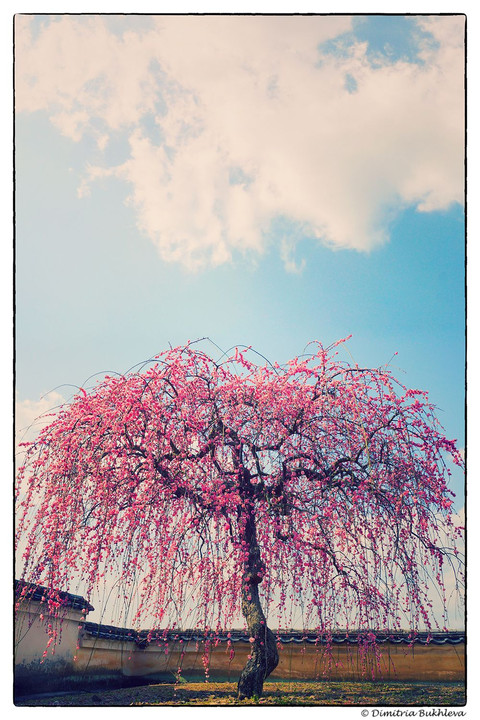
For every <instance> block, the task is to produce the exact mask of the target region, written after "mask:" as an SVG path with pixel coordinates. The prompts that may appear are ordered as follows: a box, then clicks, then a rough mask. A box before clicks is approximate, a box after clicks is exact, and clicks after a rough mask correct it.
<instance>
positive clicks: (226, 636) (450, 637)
mask: <svg viewBox="0 0 480 720" xmlns="http://www.w3.org/2000/svg"><path fill="white" fill-rule="evenodd" d="M82 632H83V633H84V634H86V635H90V636H92V637H95V638H99V639H105V640H117V641H123V642H134V643H135V644H136V645H139V646H140V647H147V646H148V645H150V644H154V643H159V642H180V641H181V642H205V641H206V640H209V641H210V642H216V641H218V642H228V641H229V640H230V642H232V643H237V642H244V643H248V642H249V635H248V633H245V631H244V630H232V631H230V632H226V631H220V632H218V633H214V632H211V631H210V632H201V631H199V630H134V629H133V628H121V627H115V626H113V625H102V624H99V623H93V622H84V623H83V628H82ZM272 632H274V634H276V637H277V640H278V641H279V642H281V643H282V645H287V644H290V643H296V644H300V643H308V644H311V645H315V644H316V645H319V644H321V645H326V644H335V645H341V644H344V643H346V644H352V645H353V644H359V643H365V642H367V643H368V642H372V641H373V640H374V639H375V643H376V644H379V643H393V644H406V645H414V644H420V645H429V644H433V645H445V644H447V645H458V644H459V643H462V642H465V633H464V632H460V631H458V632H456V631H452V632H431V633H428V632H419V633H412V632H407V631H405V632H388V631H382V632H381V631H377V632H376V633H369V632H367V631H363V632H362V631H359V630H352V631H348V632H347V631H346V630H339V631H335V632H332V633H331V635H327V634H325V633H324V634H322V635H320V634H318V633H317V632H315V631H308V630H307V631H304V632H302V631H300V630H298V631H297V630H290V631H280V632H278V633H275V631H274V630H273V631H272Z"/></svg>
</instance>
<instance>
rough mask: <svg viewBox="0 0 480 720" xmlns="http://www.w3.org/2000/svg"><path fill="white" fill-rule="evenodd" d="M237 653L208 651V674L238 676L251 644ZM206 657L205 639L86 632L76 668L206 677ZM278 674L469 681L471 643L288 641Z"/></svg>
mask: <svg viewBox="0 0 480 720" xmlns="http://www.w3.org/2000/svg"><path fill="white" fill-rule="evenodd" d="M233 649H234V655H233V657H231V652H230V648H229V647H227V645H226V643H219V644H218V645H217V646H212V647H211V648H210V650H209V652H208V674H209V676H210V677H212V678H213V677H222V678H229V679H231V680H235V679H236V678H237V677H238V676H239V674H240V672H241V670H242V669H243V667H244V666H245V663H246V661H247V657H248V653H249V645H248V643H245V642H236V643H235V644H234V645H233ZM204 660H206V657H205V650H204V645H203V643H195V642H191V643H185V644H179V643H177V642H170V643H169V644H168V645H162V646H158V645H153V644H151V645H149V646H147V647H146V648H144V649H141V648H139V647H138V646H137V645H136V644H135V643H134V642H119V641H115V640H113V641H112V640H106V639H102V638H95V637H92V636H90V635H86V636H84V637H82V638H81V639H80V647H79V649H78V651H77V661H76V671H77V672H81V673H85V674H86V675H95V674H98V673H101V674H103V673H104V672H107V673H109V674H110V673H114V674H115V673H119V674H122V675H123V676H138V677H145V676H149V675H150V676H158V677H165V678H168V677H170V678H173V677H174V676H175V674H176V673H177V672H178V670H179V669H180V674H181V675H182V676H183V677H186V678H188V677H189V676H202V675H203V676H204V675H205V672H206V670H205V665H206V664H207V663H204ZM270 677H271V678H272V679H275V678H276V679H292V680H293V679H295V680H314V679H329V680H372V679H373V678H376V679H378V680H412V681H428V680H430V681H444V682H445V681H446V682H452V681H463V680H464V679H465V644H464V643H459V644H457V645H452V644H445V645H434V644H429V645H419V644H415V645H413V646H412V647H408V646H406V645H403V644H402V645H396V644H393V643H384V644H382V645H381V646H380V648H379V653H377V654H375V653H374V652H372V651H370V652H368V653H366V654H365V653H364V652H362V651H361V650H360V649H359V647H358V646H357V645H356V644H352V645H350V644H342V645H333V646H332V648H331V649H330V650H328V649H326V647H325V646H324V645H318V646H315V645H311V644H307V643H305V644H303V645H299V644H297V643H295V644H293V643H291V644H288V645H283V646H282V647H281V649H280V662H279V664H278V667H277V668H276V670H275V671H274V672H273V673H272V675H271V676H270Z"/></svg>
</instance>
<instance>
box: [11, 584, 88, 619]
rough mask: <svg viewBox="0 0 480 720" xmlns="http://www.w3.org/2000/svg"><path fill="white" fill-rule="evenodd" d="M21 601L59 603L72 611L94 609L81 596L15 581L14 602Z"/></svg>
mask: <svg viewBox="0 0 480 720" xmlns="http://www.w3.org/2000/svg"><path fill="white" fill-rule="evenodd" d="M22 600H30V601H33V602H38V603H48V602H50V601H55V602H59V603H61V605H63V606H64V607H69V608H73V609H74V610H85V611H86V612H90V611H91V610H94V609H95V608H94V607H93V605H90V603H89V602H87V601H86V600H85V598H83V597H82V596H81V595H73V594H72V593H69V592H65V591H64V590H54V589H53V588H47V587H45V586H43V585H36V584H35V583H29V582H25V580H15V602H16V603H18V602H21V601H22Z"/></svg>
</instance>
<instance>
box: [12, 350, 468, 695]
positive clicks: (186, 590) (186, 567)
mask: <svg viewBox="0 0 480 720" xmlns="http://www.w3.org/2000/svg"><path fill="white" fill-rule="evenodd" d="M342 342H343V341H342ZM339 345H340V343H337V344H336V345H335V346H333V347H332V348H329V349H328V350H324V349H323V347H322V346H320V345H316V346H315V351H314V352H313V353H312V354H311V355H309V356H302V358H295V359H294V360H292V361H291V362H289V363H288V364H287V365H286V366H282V367H280V366H278V365H269V364H267V363H266V364H264V365H261V366H259V365H257V364H255V363H254V362H252V360H250V359H249V352H248V351H244V352H239V351H238V350H236V351H235V355H232V356H231V357H229V358H228V359H225V360H224V361H223V362H214V361H213V360H212V359H211V358H210V357H209V356H208V355H206V354H204V353H203V352H201V351H200V350H198V349H197V347H196V345H195V344H189V345H187V346H186V347H181V348H176V349H172V350H169V351H168V352H166V353H164V354H162V355H159V356H157V357H156V358H155V361H154V363H152V364H149V365H148V366H144V367H143V368H142V370H141V371H139V372H133V373H129V374H127V375H126V376H115V377H108V376H107V377H105V378H104V379H103V380H102V381H101V382H99V383H98V384H97V385H96V386H95V387H94V388H93V389H92V390H90V391H89V392H88V393H87V392H86V391H85V390H83V389H82V390H81V391H80V392H79V394H78V395H77V396H76V397H75V398H74V399H73V401H72V402H71V403H70V404H69V405H67V406H64V407H62V408H61V409H60V411H59V412H58V413H57V414H56V415H55V416H54V417H53V419H52V421H51V422H50V424H49V425H48V426H47V427H45V428H44V429H43V430H42V431H41V433H40V434H39V436H38V438H37V439H36V440H35V441H34V442H32V443H30V444H27V447H26V461H25V463H24V464H23V466H22V467H21V468H20V471H19V475H18V492H17V499H18V506H19V507H18V541H19V542H20V543H21V546H22V560H23V575H22V578H23V579H24V580H26V581H29V582H33V583H38V584H43V585H46V586H47V587H51V588H59V589H64V590H68V589H69V587H70V586H71V585H72V583H74V582H75V581H76V579H78V577H81V578H82V580H83V582H84V585H85V593H86V597H87V599H88V598H89V597H90V595H91V593H92V592H93V591H94V590H95V589H98V586H99V584H101V583H102V582H107V581H108V577H109V576H110V574H113V573H114V572H115V571H116V572H117V573H118V572H119V571H120V575H121V577H122V578H123V580H124V581H125V582H126V583H128V582H130V583H131V584H134V585H135V589H136V596H137V598H138V599H137V606H136V614H135V617H134V618H133V621H134V622H135V623H141V622H145V621H148V622H149V623H150V625H151V626H152V625H153V626H155V627H158V628H160V627H164V626H165V622H166V619H167V617H168V609H169V608H171V607H172V606H174V607H175V608H176V609H179V608H180V609H181V608H182V607H186V606H187V605H189V606H190V607H193V606H194V607H195V608H196V609H197V610H201V612H202V618H203V619H202V622H203V624H204V626H205V628H210V629H211V630H212V632H213V631H214V630H215V629H216V630H217V631H219V628H224V629H228V626H230V627H232V623H233V622H234V619H235V618H236V617H237V615H239V613H240V612H241V613H242V614H243V617H244V620H245V623H246V626H247V628H248V632H249V634H250V644H251V646H250V647H251V649H250V654H249V657H248V661H247V664H246V667H245V668H244V670H243V672H242V674H241V677H240V680H239V683H238V694H239V697H241V698H242V697H251V696H252V695H254V694H256V695H260V694H261V692H262V688H263V683H264V680H265V678H266V677H267V676H268V675H269V674H270V673H271V672H272V671H273V670H274V668H275V667H276V665H277V663H278V650H277V644H276V637H275V635H274V633H273V632H272V630H271V629H270V628H269V627H268V624H267V622H268V623H270V624H271V626H272V627H274V624H273V623H276V626H277V627H280V626H281V623H282V618H284V617H286V613H287V611H288V608H291V607H296V606H298V607H301V609H302V614H303V615H302V617H303V621H304V627H309V628H316V629H317V632H318V633H319V634H320V633H321V634H322V635H328V633H329V632H330V631H331V630H332V629H334V628H336V627H340V626H344V627H345V626H346V627H350V628H353V627H355V628H356V629H360V630H365V632H367V631H369V632H373V633H374V632H375V630H376V629H377V630H378V629H385V628H389V629H390V630H392V629H401V628H402V627H405V623H407V624H408V627H409V628H410V629H413V630H414V629H415V628H419V627H420V626H424V627H427V628H429V627H432V622H433V620H432V597H431V588H432V584H434V585H435V587H436V589H437V592H439V593H440V596H443V601H444V603H445V584H444V580H443V577H444V571H445V567H446V566H447V565H448V568H449V572H450V571H453V572H454V573H455V578H456V582H459V580H458V578H459V575H458V572H459V568H460V565H461V562H460V553H459V551H458V549H457V547H456V545H457V540H458V537H459V533H460V530H459V529H458V528H457V527H456V526H455V525H454V523H453V519H452V510H451V506H452V500H451V496H452V493H451V491H450V490H449V489H448V485H447V481H448V474H449V470H448V468H447V465H446V458H448V457H449V456H451V457H452V458H453V462H454V463H457V464H459V465H461V462H462V461H461V459H460V457H459V454H458V452H457V450H456V448H455V444H454V442H452V441H449V440H447V439H446V438H445V437H444V435H443V432H442V430H441V428H440V426H439V425H438V423H437V420H436V418H435V414H434V408H433V407H432V406H431V405H430V404H429V402H428V399H427V396H426V394H425V393H423V392H420V391H417V390H407V389H406V388H405V387H403V386H402V385H401V384H399V383H398V382H397V381H396V380H395V379H394V378H393V377H392V375H391V373H390V371H389V370H388V369H387V368H383V369H378V370H369V369H364V368H360V367H358V366H356V365H346V364H344V363H343V362H341V361H340V359H339V355H338V353H339V348H338V346H339ZM275 614H276V617H275ZM444 617H445V616H444ZM445 622H446V621H445V620H444V624H445ZM437 627H438V625H437Z"/></svg>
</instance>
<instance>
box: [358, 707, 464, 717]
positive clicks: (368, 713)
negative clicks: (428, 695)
mask: <svg viewBox="0 0 480 720" xmlns="http://www.w3.org/2000/svg"><path fill="white" fill-rule="evenodd" d="M466 714H467V713H466V711H465V710H447V709H444V708H427V709H425V710H424V709H423V708H421V709H418V710H379V709H377V708H375V710H362V712H361V715H362V717H370V718H416V717H418V718H431V717H432V718H436V717H440V718H442V717H447V718H454V717H465V715H466Z"/></svg>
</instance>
